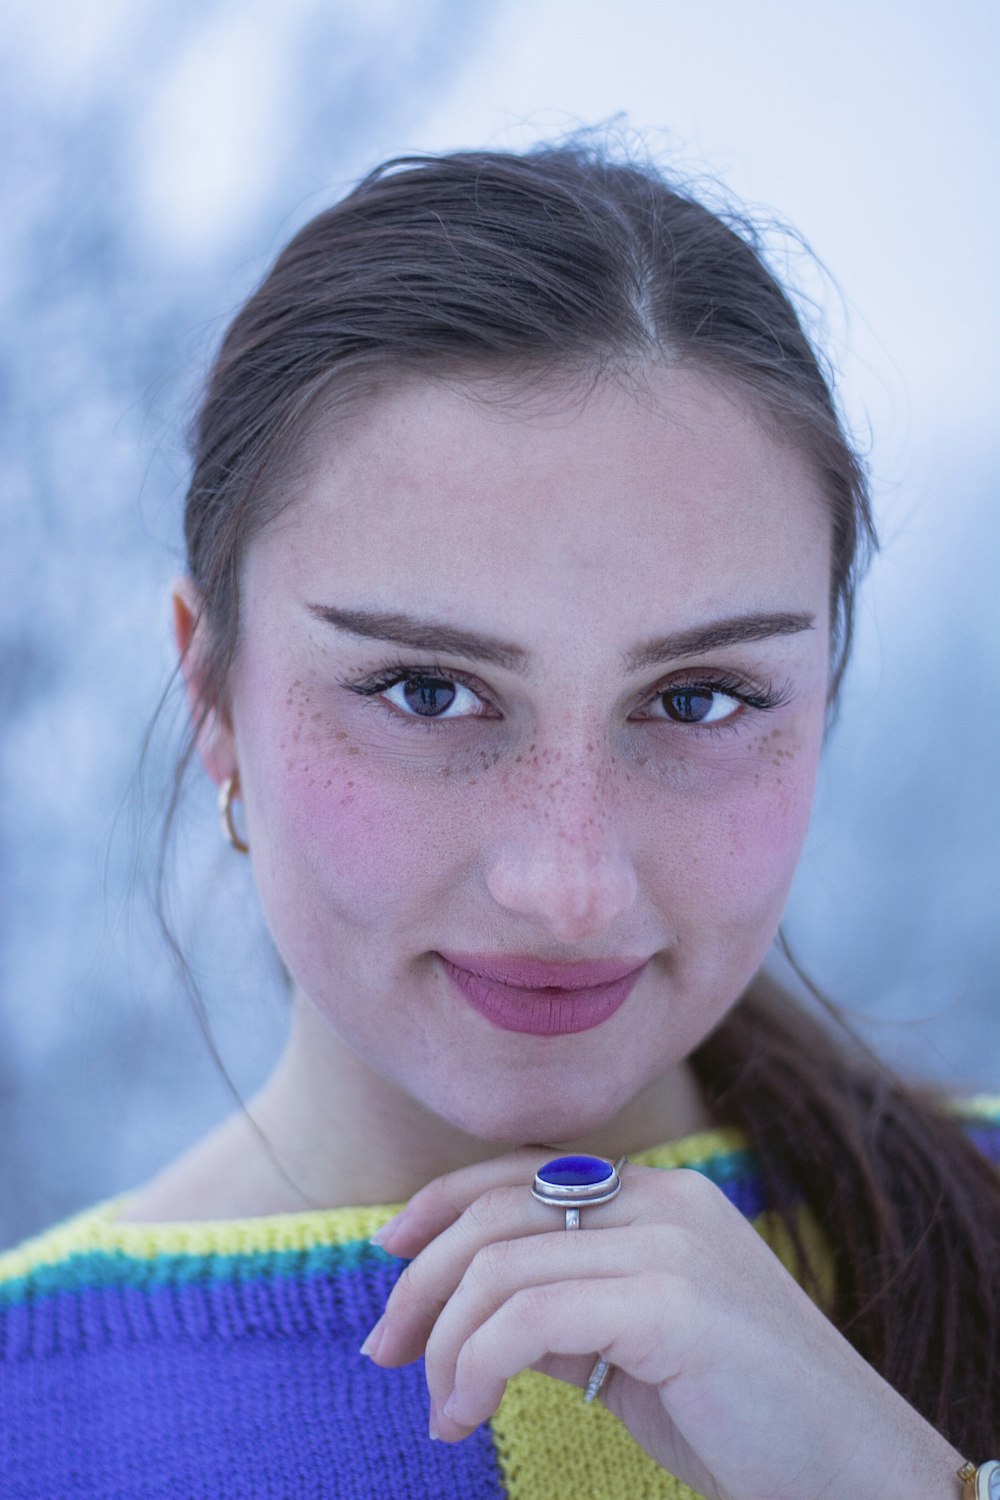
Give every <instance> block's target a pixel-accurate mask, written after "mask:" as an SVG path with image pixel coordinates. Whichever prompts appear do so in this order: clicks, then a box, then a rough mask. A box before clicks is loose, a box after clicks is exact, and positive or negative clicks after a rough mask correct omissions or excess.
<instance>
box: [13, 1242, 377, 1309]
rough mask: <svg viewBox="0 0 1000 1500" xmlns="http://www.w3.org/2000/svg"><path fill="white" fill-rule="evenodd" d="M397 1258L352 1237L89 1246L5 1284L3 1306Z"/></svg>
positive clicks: (350, 1267)
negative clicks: (342, 1240) (267, 1245)
mask: <svg viewBox="0 0 1000 1500" xmlns="http://www.w3.org/2000/svg"><path fill="white" fill-rule="evenodd" d="M392 1260H393V1257H392V1256H391V1255H388V1254H387V1253H386V1251H384V1250H380V1249H379V1248H378V1246H377V1245H370V1244H369V1243H368V1242H367V1241H366V1240H353V1241H351V1242H349V1243H348V1244H346V1245H313V1246H311V1247H310V1248H309V1249H308V1250H259V1251H249V1252H244V1253H243V1254H240V1255H216V1254H213V1255H194V1254H186V1253H181V1254H177V1255H161V1256H156V1257H155V1258H146V1257H145V1256H141V1255H128V1254H126V1252H125V1251H123V1250H90V1251H84V1252H77V1253H74V1254H73V1255H70V1256H69V1257H68V1258H67V1259H66V1260H62V1261H57V1262H56V1263H55V1264H54V1265H40V1266H36V1267H35V1268H34V1269H33V1270H32V1271H30V1272H29V1273H28V1275H27V1276H19V1277H16V1278H13V1279H12V1280H10V1281H7V1282H3V1283H0V1306H11V1305H13V1304H15V1303H18V1302H21V1301H24V1300H25V1299H26V1298H32V1299H36V1298H38V1297H53V1296H58V1295H60V1294H61V1293H65V1292H81V1291H85V1290H95V1289H98V1288H101V1287H120V1286H131V1287H136V1288H138V1289H139V1290H145V1291H149V1290H152V1289H154V1288H156V1287H161V1286H193V1285H202V1286H204V1285H207V1284H210V1283H214V1282H232V1281H239V1282H248V1281H265V1280H266V1281H270V1280H273V1279H274V1278H276V1277H288V1278H300V1279H301V1278H303V1277H309V1276H327V1277H329V1276H336V1275H337V1274H338V1273H342V1272H345V1271H356V1270H361V1269H362V1268H363V1267H364V1266H366V1265H375V1264H379V1263H381V1264H385V1263H386V1262H389V1261H392Z"/></svg>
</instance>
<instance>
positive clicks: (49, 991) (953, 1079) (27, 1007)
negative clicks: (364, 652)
mask: <svg viewBox="0 0 1000 1500" xmlns="http://www.w3.org/2000/svg"><path fill="white" fill-rule="evenodd" d="M998 45H1000V9H998V8H997V6H996V5H995V4H994V3H993V0H951V3H949V5H948V6H947V7H945V6H944V5H943V4H941V3H938V4H931V3H926V0H924V3H921V0H875V3H874V4H873V3H872V0H864V3H861V0H836V3H834V4H833V5H824V6H819V5H811V6H802V5H798V6H792V5H789V4H787V3H783V0H755V3H754V4H753V5H746V4H745V3H742V0H703V3H701V4H699V5H692V4H690V3H685V4H681V3H676V0H618V3H616V4H615V5H608V4H606V3H598V0H574V3H569V0H422V3H420V4H416V5H414V4H412V3H404V0H366V3H365V4H364V5H360V4H348V3H346V0H283V3H282V4H281V5H278V4H277V3H274V0H271V3H267V4H265V3H252V0H243V3H231V0H230V3H227V0H197V3H193V0H33V3H32V0H13V4H11V3H10V0H8V5H7V7H5V21H4V26H3V29H2V33H0V97H2V100H3V108H2V110H0V142H2V147H0V160H2V162H3V172H2V182H0V205H2V206H0V226H2V228H0V317H2V330H3V338H2V343H0V431H2V443H0V476H2V483H0V558H2V579H3V587H2V589H0V881H2V898H3V899H2V914H0V921H2V934H0V935H2V948H0V1142H2V1146H0V1245H4V1244H8V1243H11V1242H13V1241H15V1240H16V1239H18V1238H20V1237H21V1236H23V1235H25V1234H27V1233H29V1232H32V1231H34V1230H36V1229H38V1228H40V1227H42V1226H43V1225H45V1224H47V1223H48V1222H51V1221H53V1220H54V1219H56V1218H57V1217H61V1216H63V1215H65V1214H67V1213H69V1212H71V1211H73V1210H75V1209H77V1208H78V1207H81V1206H83V1205H85V1204H86V1203H88V1202H90V1201H92V1200H94V1199H97V1198H99V1197H104V1196H107V1195H109V1194H111V1193H114V1192H117V1191H120V1190H122V1189H124V1188H127V1187H129V1186H132V1185H135V1184H136V1183H138V1182H139V1181H141V1180H142V1179H143V1178H145V1177H147V1176H148V1175H149V1174H150V1173H151V1172H152V1171H154V1170H155V1169H156V1168H158V1167H159V1166H161V1165H162V1164H163V1163H164V1162H165V1161H166V1160H167V1159H168V1158H169V1157H170V1156H171V1155H172V1154H175V1153H176V1152H177V1151H179V1150H180V1149H181V1148H182V1147H184V1146H186V1145H187V1144H189V1143H190V1142H191V1141H192V1140H193V1139H194V1138H195V1137H196V1136H197V1135H199V1134H200V1133H201V1132H202V1131H204V1130H205V1129H206V1128H207V1127H208V1126H209V1125H210V1124H212V1123H213V1122H214V1121H215V1120H217V1119H219V1118H220V1117H221V1116H222V1115H223V1114H224V1113H225V1112H227V1111H228V1110H229V1109H230V1108H231V1107H232V1102H233V1101H232V1097H231V1095H230V1093H229V1090H228V1087H227V1084H226V1082H225V1081H224V1078H223V1076H222V1074H221V1073H220V1070H219V1068H218V1066H217V1064H216V1062H215V1061H214V1060H213V1058H212V1056H211V1055H210V1051H209V1048H208V1046H207V1045H206V1041H205V1039H204V1037H203V1035H202V1033H201V1030H200V1028H199V1025H198V1022H197V1020H196V1019H195V1015H194V1011H193V1009H192V1005H191V1002H190V999H189V997H188V996H187V994H186V993H185V989H184V986H183V984H182V982H181V981H180V979H179V977H178V975H177V972H176V969H175V968H174V966H173V965H172V963H171V960H170V956H169V954H168V953H167V951H166V949H165V946H164V944H163V941H162V939H161V937H160V935H159V933H158V931H157V928H156V924H155V921H154V919H153V917H152V916H151V914H150V910H149V906H148V903H147V902H146V901H145V899H144V897H143V895H142V887H143V883H144V880H145V878H146V877H145V874H144V871H146V870H147V869H148V867H149V864H150V862H151V859H152V857H153V855H154V853H155V846H156V842H157V836H158V820H159V817H160V814H161V810H162V805H163V798H164V794H165V788H166V786H167V784H168V782H169V775H170V765H171V755H172V752H173V749H174V748H175V746H176V742H177V731H178V727H179V720H180V707H179V705H178V704H177V702H176V698H172V699H171V700H170V703H169V704H168V708H167V710H166V712H165V714H164V715H163V717H162V719H161V723H160V729H159V732H158V734H157V735H156V736H155V737H154V740H153V742H152V745H151V748H150V751H149V754H148V757H147V765H146V774H145V777H144V779H143V782H142V785H141V786H139V785H138V783H137V782H136V779H135V773H136V766H137V761H138V755H139V749H140V742H141V740H142V736H143V732H144V729H145V726H146V724H147V723H148V721H149V719H150V718H151V716H152V714H153V711H154V709H155V707H156V704H157V702H158V699H159V697H160V695H161V694H162V692H163V691H164V689H165V687H166V686H167V683H168V679H169V675H170V671H171V665H172V662H171V649H170V641H169V630H168V619H169V616H168V607H167V591H168V585H169V582H170V579H171V577H172V576H173V573H174V572H175V571H176V570H177V569H178V568H179V567H180V563H181V555H182V554H181V548H180V510H181V502H182V496H183V491H184V486H185V481H186V460H185V452H184V442H183V433H184V427H185V423H186V421H187V420H188V418H189V416H190V414H191V411H192V408H193V401H194V398H195V394H196V392H197V389H198V384H199V381H200V379H201V377H202V375H203V373H204V370H205V368H206V365H207V361H208V358H209V356H210V353H211V351H212V349H213V348H214V346H215V344H216V342H217V340H218V338H219V337H220V335H221V333H222V330H223V328H224V326H225V324H226V322H227V321H228V319H229V317H230V316H231V314H232V312H233V311H234V310H235V308H236V306H237V305H238V304H239V302H240V301H241V299H242V298H243V297H244V296H245V295H246V294H247V293H248V291H249V290H250V289H251V287H252V286H253V285H254V284H255V283H256V281H257V280H258V279H259V278H260V276H261V275H262V274H263V272H264V270H265V268H266V266H267V265H268V263H269V261H270V260H271V258H272V257H273V256H274V254H275V253H276V252H277V250H278V249H279V248H280V247H281V245H282V244H283V243H284V241H285V240H286V239H287V238H288V237H289V235H290V234H291V233H292V232H293V231H294V230H295V229H296V228H298V227H299V226H300V225H301V224H302V223H303V222H304V221H305V220H306V219H307V218H308V217H310V216H311V215H312V214H313V213H315V212H316V211H317V210H318V209H319V208H321V207H323V206H325V205H326V204H327V203H329V202H330V201H332V199H333V198H335V197H336V196H338V195H339V194H340V193H342V192H343V191H344V190H345V189H346V188H347V187H348V186H349V185H350V184H351V182H352V181H353V180H354V179H355V178H356V177H357V176H359V175H360V174H361V173H362V172H363V171H365V170H366V169H368V168H369V167H371V166H372V165H374V164H375V163H376V162H377V161H378V160H380V159H381V158H382V157H384V156H387V155H392V154H397V153H399V152H402V151H406V150H411V149H424V150H442V149H449V148H460V147H473V146H481V145H491V146H496V147H517V146H522V145H525V144H527V143H529V142H530V141H532V140H534V139H537V138H539V137H544V136H552V135H556V134H559V133H561V132H564V131H566V130H567V129H571V128H573V127H575V126H578V125H587V124H595V123H599V122H607V121H609V120H614V121H615V125H616V128H618V129H620V130H628V129H632V130H636V131H639V132H641V133H642V134H643V136H644V138H645V140H646V143H647V145H648V146H649V148H650V149H651V150H652V151H653V152H654V153H656V154H657V155H658V156H660V157H661V159H663V160H664V161H665V162H666V163H668V164H672V165H673V166H674V167H675V168H676V169H678V170H679V171H680V172H681V173H682V174H683V175H685V176H687V177H693V178H695V179H698V178H702V177H708V178H714V179H717V180H718V181H719V182H721V183H722V184H723V185H724V187H725V188H726V189H727V190H729V191H730V192H732V193H734V194H736V195H737V196H738V197H740V198H741V199H743V200H744V201H745V202H747V203H748V204H749V205H750V206H751V207H752V208H754V209H757V210H760V211H761V212H762V213H764V214H765V215H767V214H773V213H777V214H778V215H780V216H781V217H782V218H784V219H787V220H788V221H789V222H790V223H791V224H793V225H794V226H796V228H797V229H798V230H799V231H800V232H801V233H802V234H803V235H804V236H805V238H806V240H807V241H808V242H809V243H810V244H811V246H812V247H813V249H814V250H815V251H816V253H817V255H818V256H819V257H821V260H822V263H823V265H824V266H825V267H826V268H827V270H826V271H823V270H821V269H820V268H819V267H817V266H815V265H812V264H810V262H809V261H808V260H807V259H806V258H805V257H804V256H803V255H801V254H800V253H797V252H795V251H794V250H789V251H785V250H782V249H781V247H780V246H779V245H778V244H777V243H776V245H775V255H776V264H777V268H778V270H779V272H781V273H782V274H785V275H790V276H791V277H792V278H793V280H794V281H795V282H796V284H797V285H798V287H799V288H800V290H801V292H802V293H803V295H804V297H806V298H808V299H810V300H811V302H812V303H813V304H814V305H815V318H816V326H818V327H819V329H820V332H821V336H822V337H823V339H824V341H825V342H826V346H827V349H828V352H829V355H830V357H831V359H832V361H833V363H834V365H835V367H836V368H837V370H838V371H839V373H840V379H841V393H842V400H843V402H844V405H845V407H846V410H847V412H848V415H849V419H850V421H851V423H852V425H853V427H854V430H855V432H856V433H857V434H858V436H859V438H860V441H861V444H862V446H863V447H864V448H865V449H866V451H869V452H870V455H871V463H872V468H873V474H874V481H875V494H876V500H877V505H878V512H879V516H880V522H881V530H882V535H883V553H882V555H881V556H880V558H879V559H878V560H877V562H876V564H875V567H874V569H873V571H872V574H871V577H870V580H869V584H868V587H867V589H866V591H865V594H864V597H863V601H862V606H861V613H860V620H859V636H858V642H857V649H856V656H855V661H854V665H853V668H852V670H851V673H850V675H849V678H848V681H847V686H846V691H845V697H844V706H843V711H842V715H841V721H840V724H839V726H838V728H837V729H836V731H835V733H834V735H833V737H832V739H831V742H830V744H829V747H828V752H827V758H826V762H825V765H824V768H823V771H822V774H821V781H820V786H819V793H818V800H817V808H816V816H815V822H814V826H813V830H812V834H811V836H810V840H809V843H808V846H807V849H806V854H805V857H804V859H803V862H802V866H801V870H800V873H799V876H798V879H797V882H796V886H795V890H794V893H793V897H792V902H791V906H790V910H789V914H788V921H787V924H786V928H787V932H788V934H789V936H790V939H791V941H792V943H793V946H794V948H795V949H796V951H797V953H798V956H799V957H800V959H801V961H802V962H803V963H804V964H805V965H806V967H807V968H808V970H809V971H810V973H811V974H812V976H813V977H814V978H815V980H816V981H817V982H818V983H820V984H821V985H822V986H824V987H825V988H826V989H827V990H828V991H829V992H830V993H831V994H832V995H834V996H835V997H836V998H837V999H838V1000H839V1001H841V1002H842V1003H843V1004H844V1005H845V1006H846V1007H847V1008H848V1009H849V1011H850V1013H851V1015H852V1017H853V1018H854V1019H855V1020H856V1021H857V1022H858V1023H859V1024H860V1025H861V1027H862V1029H863V1030H864V1033H865V1035H866V1036H868V1037H869V1038H870V1039H871V1040H872V1041H873V1043H874V1044H875V1045H876V1046H877V1047H878V1048H879V1049H880V1050H881V1051H882V1052H883V1053H884V1054H885V1055H887V1056H889V1057H890V1058H892V1059H893V1060H894V1061H896V1062H897V1063H898V1064H899V1065H900V1066H902V1067H904V1068H907V1069H911V1070H915V1071H919V1072H922V1073H927V1074H930V1075H932V1076H934V1077H935V1078H938V1079H940V1080H942V1081H943V1082H944V1083H946V1084H947V1086H948V1087H949V1088H952V1089H955V1090H958V1091H960V1092H965V1093H969V1092H974V1091H976V1090H990V1091H993V1092H998V1091H1000V923H998V922H997V895H998V888H1000V880H998V874H1000V871H998V863H997V848H998V833H1000V798H998V794H997V776H996V751H995V748H994V747H995V746H996V743H997V738H998V733H997V732H998V729H1000V691H998V688H1000V684H998V677H997V672H996V670H995V663H996V659H997V655H998V648H1000V628H998V620H997V610H996V599H997V560H998V553H1000V549H998V540H1000V535H998V534H1000V522H998V515H1000V507H998V504H997V499H996V495H997V481H998V474H1000V452H998V448H1000V440H998V436H997V422H996V414H997V397H998V391H997V381H996V361H997V349H998V348H1000V311H998V309H1000V298H998V293H997V255H996V241H997V231H998V228H1000V194H998V192H997V185H998V184H997V175H998V174H997V166H998V155H1000V152H998V144H1000V143H998V123H1000V97H998V93H997V90H996V87H995V59H996V57H997V55H998V52H997V49H998ZM177 863H178V868H179V870H180V872H181V874H180V876H179V878H178V879H176V880H175V881H174V882H173V884H172V886H171V888H170V892H169V897H170V905H171V910H172V913H173V917H174V921H175V924H176V928H177V931H178V933H179V935H180V937H181V939H182V941H183V944H184V947H185V949H186V951H187V952H188V954H189V956H190V958H191V962H192V967H193V970H194V973H195V975H196V977H197V980H198V983H199V986H200V989H201V992H202V994H203V996H204V1001H205V1005H206V1009H207V1011H208V1016H209V1020H210V1023H211V1027H212V1030H213V1033H214V1036H215V1038H216V1043H217V1048H218V1052H219V1055H220V1056H221V1058H222V1060H223V1061H224V1063H225V1065H226V1068H227V1069H228V1072H229V1074H230V1076H231V1078H232V1080H233V1082H234V1083H235V1085H236V1087H237V1088H238V1089H239V1090H240V1091H242V1092H243V1093H249V1092H251V1091H252V1090H253V1089H254V1088H255V1087H256V1085H257V1084H258V1083H259V1082H260V1081H261V1079H262V1078H263V1076H264V1074H265V1072H266V1071H267V1068H268V1066H269V1064H270V1062H271V1061H272V1060H273V1058H274V1056H275V1054H276V1051H277V1049H278V1048H279V1047H280V1044H281V1040H282V1036H283V1028H284V1010H285V1004H284V996H283V991H282V985H281V979H280V973H279V970H278V966H277V963H276V961H275V959H274V958H273V956H272V954H271V953H270V949H269V945H268V941H267V938H266V934H265V933H264V931H263V928H262V923H261V919H260V917H259V914H258V911H257V908H256V905H255V900H254V897H253V892H252V888H251V886H250V882H249V875H248V870H247V867H246V862H245V861H241V860H240V859H239V858H237V857H236V856H235V855H233V854H232V853H231V852H230V851H229V850H228V849H227V848H225V847H224V846H223V845H222V843H221V840H220V837H219V835H218V832H217V825H216V821H215V813H214V806H213V798H212V796H211V792H210V789H209V787H208V784H207V781H206V780H205V778H200V779H199V780H198V782H197V784H195V785H193V786H192V789H191V793H190V795H189V796H188V798H187V799H186V802H185V807H184V814H183V817H182V820H181V827H180V830H179V849H178V861H177Z"/></svg>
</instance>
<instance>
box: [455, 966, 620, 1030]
mask: <svg viewBox="0 0 1000 1500" xmlns="http://www.w3.org/2000/svg"><path fill="white" fill-rule="evenodd" d="M438 957H439V958H440V959H441V963H442V966H443V968H444V971H445V973H446V974H447V975H448V978H449V979H450V980H451V981H452V984H453V985H454V987H455V989H456V990H457V991H458V993H459V994H460V995H461V996H462V999H463V1000H464V1001H465V1002H466V1003H467V1004H468V1005H470V1006H471V1007H472V1009H473V1010H475V1011H477V1012H478V1013H479V1015H481V1016H483V1017H484V1018H485V1020H487V1021H489V1022H490V1024H491V1025H493V1026H496V1027H497V1028H498V1029H499V1030H501V1031H517V1032H521V1033H523V1034H525V1035H528V1036H569V1035H572V1034H573V1033H574V1032H579V1031H590V1030H592V1028H593V1027H595V1026H600V1025H602V1024H603V1023H604V1022H605V1021H607V1020H609V1019H610V1018H611V1016H613V1015H614V1014H615V1012H616V1011H618V1010H620V1009H621V1007H622V1006H623V1005H624V1004H625V1001H626V1000H627V999H628V997H629V995H630V994H631V993H632V990H633V989H634V988H635V985H636V984H637V982H638V980H639V977H640V975H641V974H642V972H643V970H644V969H645V968H646V965H647V964H648V962H649V960H648V959H642V958H640V959H634V958H633V959H595V960H592V961H590V962H587V963H577V964H547V963H543V962H542V961H540V960H538V959H532V958H528V957H520V956H510V957H507V956H506V955H496V956H493V955H489V954H449V955H446V954H444V953H441V952H439V953H438ZM553 981H557V982H555V983H554V982H553Z"/></svg>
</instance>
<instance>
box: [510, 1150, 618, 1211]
mask: <svg viewBox="0 0 1000 1500" xmlns="http://www.w3.org/2000/svg"><path fill="white" fill-rule="evenodd" d="M621 1164H624V1157H623V1158H622V1162H621V1163H620V1164H619V1165H621ZM621 1185H622V1182H621V1178H620V1177H619V1176H618V1166H612V1165H611V1163H610V1162H609V1161H604V1160H602V1158H601V1157H599V1156H557V1157H555V1158H554V1160H552V1161H547V1162H546V1163H545V1165H544V1167H539V1169H538V1171H537V1172H536V1173H535V1180H534V1182H533V1184H532V1187H531V1191H532V1193H533V1194H534V1196H535V1197H536V1198H537V1199H538V1201H539V1203H548V1204H551V1206H552V1207H553V1208H564V1209H565V1210H566V1228H567V1229H579V1227H580V1209H581V1208H587V1207H590V1206H592V1205H593V1204H597V1203H607V1202H608V1201H609V1199H611V1198H613V1197H614V1196H615V1194H616V1193H618V1192H620V1191H621Z"/></svg>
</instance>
